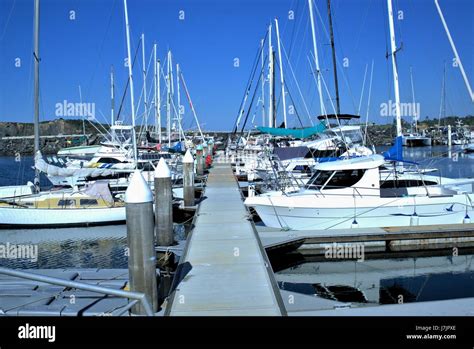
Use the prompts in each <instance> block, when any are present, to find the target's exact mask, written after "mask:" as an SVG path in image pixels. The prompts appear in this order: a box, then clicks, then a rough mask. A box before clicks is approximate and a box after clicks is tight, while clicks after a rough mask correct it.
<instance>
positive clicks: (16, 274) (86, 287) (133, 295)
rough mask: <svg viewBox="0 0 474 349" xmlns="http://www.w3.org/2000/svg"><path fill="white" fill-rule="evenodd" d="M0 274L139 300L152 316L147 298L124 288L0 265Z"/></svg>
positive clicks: (147, 313) (148, 314)
mask: <svg viewBox="0 0 474 349" xmlns="http://www.w3.org/2000/svg"><path fill="white" fill-rule="evenodd" d="M0 274H4V275H10V276H14V277H19V278H23V279H28V280H33V281H39V282H44V283H47V284H51V285H58V286H64V287H69V288H75V289H78V290H83V291H89V292H96V293H101V294H105V295H112V296H116V297H121V298H130V299H135V300H137V301H139V302H141V304H142V306H143V309H144V310H145V312H146V315H147V316H154V314H153V310H152V308H151V306H150V303H149V302H148V299H147V298H146V296H145V294H143V293H139V292H132V291H124V290H115V289H112V288H108V287H102V286H97V285H90V284H86V283H81V282H77V281H71V280H64V279H59V278H55V277H50V276H44V275H39V274H34V273H27V272H24V271H19V270H13V269H7V268H2V267H0Z"/></svg>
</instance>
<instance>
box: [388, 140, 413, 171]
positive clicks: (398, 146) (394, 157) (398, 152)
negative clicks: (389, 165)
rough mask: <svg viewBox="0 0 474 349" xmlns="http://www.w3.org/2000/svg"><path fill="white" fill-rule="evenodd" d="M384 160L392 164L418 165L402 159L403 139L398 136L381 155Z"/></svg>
mask: <svg viewBox="0 0 474 349" xmlns="http://www.w3.org/2000/svg"><path fill="white" fill-rule="evenodd" d="M383 156H384V158H385V160H387V161H393V162H406V163H409V164H414V165H418V163H416V162H414V161H408V160H405V159H404V158H403V137H402V136H398V137H397V138H395V142H394V144H393V146H392V147H391V148H390V149H389V150H388V151H386V152H384V153H383Z"/></svg>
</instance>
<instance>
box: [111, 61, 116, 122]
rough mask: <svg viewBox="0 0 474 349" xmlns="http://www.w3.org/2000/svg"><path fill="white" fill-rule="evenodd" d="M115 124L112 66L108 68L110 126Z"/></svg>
mask: <svg viewBox="0 0 474 349" xmlns="http://www.w3.org/2000/svg"><path fill="white" fill-rule="evenodd" d="M114 122H115V84H114V66H113V65H112V66H110V126H113V125H114Z"/></svg>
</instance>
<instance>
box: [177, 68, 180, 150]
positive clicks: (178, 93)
mask: <svg viewBox="0 0 474 349" xmlns="http://www.w3.org/2000/svg"><path fill="white" fill-rule="evenodd" d="M176 94H177V97H178V128H179V129H181V94H180V92H179V64H176ZM178 134H179V141H180V142H181V132H178Z"/></svg>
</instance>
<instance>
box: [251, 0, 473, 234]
mask: <svg viewBox="0 0 474 349" xmlns="http://www.w3.org/2000/svg"><path fill="white" fill-rule="evenodd" d="M387 5H388V16H389V24H390V34H391V46H392V63H393V74H394V85H395V98H396V103H397V106H399V89H398V74H397V66H396V61H395V57H394V55H395V53H396V51H397V50H396V45H395V31H394V27H393V12H392V1H391V0H387ZM396 121H397V133H398V137H397V138H396V142H395V148H394V149H391V151H390V152H388V154H385V156H382V155H378V154H375V155H370V156H363V157H357V158H349V159H344V160H338V161H332V162H325V163H317V164H316V165H315V170H316V171H315V172H314V174H313V176H312V177H311V178H310V180H309V181H308V182H307V184H306V185H305V187H304V188H302V189H300V190H297V191H295V192H293V193H288V192H284V191H272V192H268V193H265V194H262V195H259V196H254V197H249V198H247V199H246V200H245V204H246V205H247V206H249V207H253V208H254V209H255V210H256V212H257V214H258V215H259V217H260V218H261V219H262V221H263V222H264V224H265V225H267V226H269V227H273V228H280V229H293V230H313V229H315V230H321V231H323V230H327V229H347V228H349V229H350V228H369V227H395V226H414V225H415V226H418V225H438V224H461V223H470V214H471V215H472V214H473V213H472V211H473V209H474V205H473V200H474V193H473V184H474V179H467V178H466V179H450V178H443V177H436V176H431V175H427V174H425V173H424V172H423V171H418V172H414V171H406V172H403V173H399V172H397V166H395V165H396V163H397V162H403V161H404V160H403V158H402V157H401V154H402V149H401V143H402V137H403V136H402V130H401V113H400V109H399V107H397V119H396ZM387 161H389V162H390V163H393V164H394V166H393V171H390V170H388V169H389V168H390V167H389V166H387ZM322 234H323V233H322Z"/></svg>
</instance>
